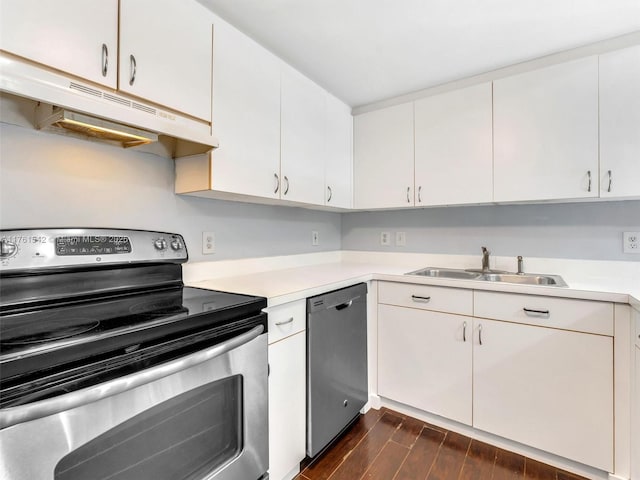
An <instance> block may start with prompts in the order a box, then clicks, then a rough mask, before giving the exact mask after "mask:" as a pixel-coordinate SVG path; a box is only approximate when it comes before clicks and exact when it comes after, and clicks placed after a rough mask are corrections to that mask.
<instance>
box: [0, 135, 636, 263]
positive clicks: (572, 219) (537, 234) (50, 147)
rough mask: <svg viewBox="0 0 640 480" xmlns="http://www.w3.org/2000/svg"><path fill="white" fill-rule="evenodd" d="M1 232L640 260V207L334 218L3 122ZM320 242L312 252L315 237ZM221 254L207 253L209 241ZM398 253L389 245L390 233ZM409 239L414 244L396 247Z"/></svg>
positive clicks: (126, 153)
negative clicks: (246, 198) (188, 187)
mask: <svg viewBox="0 0 640 480" xmlns="http://www.w3.org/2000/svg"><path fill="white" fill-rule="evenodd" d="M0 162H1V163H0V166H1V168H0V227H2V228H21V227H38V226H50V227H54V226H91V227H117V228H138V229H150V230H166V231H171V232H174V231H175V232H179V233H182V234H183V235H184V236H185V239H186V242H187V246H188V247H189V253H190V258H191V260H192V261H205V260H206V261H214V260H223V259H225V260H226V259H237V258H248V257H265V256H276V255H287V254H299V253H312V252H320V251H332V250H339V249H341V248H343V249H345V250H370V251H397V252H419V253H448V254H466V255H475V254H477V255H478V257H479V255H480V246H481V245H486V246H487V247H489V249H490V250H491V251H492V253H493V254H494V255H498V256H515V255H523V256H525V257H527V256H528V257H550V258H578V259H579V258H583V259H594V260H626V261H640V255H631V254H623V253H622V232H623V231H640V201H625V202H598V203H591V202H590V203H573V204H541V205H489V206H473V207H448V208H427V209H418V210H406V211H384V212H353V213H345V214H338V213H330V212H320V211H316V210H307V209H302V208H291V207H283V206H266V205H253V204H246V203H236V202H225V201H218V200H209V199H201V198H195V197H186V196H180V195H175V194H174V193H173V181H174V163H173V160H170V159H167V158H164V157H161V156H158V155H153V154H150V153H142V152H139V151H135V150H124V149H121V148H117V147H113V146H110V145H104V144H101V143H97V142H91V141H87V140H79V139H75V138H70V137H65V136H61V135H53V134H50V133H43V132H39V131H36V130H33V129H32V128H29V127H24V126H16V125H13V124H8V123H0ZM312 230H316V231H318V232H319V235H320V245H319V246H315V247H314V246H312V245H311V231H312ZM203 231H212V232H214V233H215V235H216V238H215V240H216V253H215V254H213V255H203V254H202V253H201V244H202V232H203ZM383 231H384V232H389V233H390V234H391V239H390V240H391V245H390V246H381V245H380V234H381V232H383ZM396 232H405V235H406V246H404V247H402V246H396V245H395V243H396V242H395V240H396V238H395V233H396Z"/></svg>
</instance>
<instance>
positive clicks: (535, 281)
mask: <svg viewBox="0 0 640 480" xmlns="http://www.w3.org/2000/svg"><path fill="white" fill-rule="evenodd" d="M478 280H484V281H487V282H506V283H522V284H524V285H548V286H552V287H566V286H567V284H566V283H565V281H564V280H563V279H562V277H560V276H559V275H538V274H535V273H483V274H482V275H480V277H479V278H478Z"/></svg>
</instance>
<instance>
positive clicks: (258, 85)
mask: <svg viewBox="0 0 640 480" xmlns="http://www.w3.org/2000/svg"><path fill="white" fill-rule="evenodd" d="M214 58H215V68H214V71H213V92H214V96H213V128H214V130H215V132H216V136H217V137H218V138H219V139H220V146H219V147H218V148H217V149H216V150H214V151H213V152H212V153H211V156H212V163H211V170H212V179H211V187H212V188H213V189H214V190H219V191H224V192H232V193H240V194H246V195H253V196H258V197H267V198H279V196H280V195H279V193H280V192H279V189H277V187H278V183H279V176H280V61H279V60H278V59H277V58H276V57H275V56H273V55H272V54H271V53H269V52H268V51H267V50H265V49H264V48H262V47H261V46H260V45H258V44H257V43H255V42H254V41H253V40H252V39H250V38H249V37H247V36H246V35H244V34H242V33H240V32H239V31H238V30H236V29H235V28H233V27H231V26H229V25H228V24H226V23H224V22H221V21H220V22H216V23H215V25H214ZM256 72H259V73H260V74H259V75H257V74H256Z"/></svg>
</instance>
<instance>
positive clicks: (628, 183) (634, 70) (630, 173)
mask: <svg viewBox="0 0 640 480" xmlns="http://www.w3.org/2000/svg"><path fill="white" fill-rule="evenodd" d="M600 196H601V197H625V196H633V197H637V196H640V45H637V46H635V47H630V48H625V49H624V50H618V51H615V52H612V53H607V54H605V55H601V56H600Z"/></svg>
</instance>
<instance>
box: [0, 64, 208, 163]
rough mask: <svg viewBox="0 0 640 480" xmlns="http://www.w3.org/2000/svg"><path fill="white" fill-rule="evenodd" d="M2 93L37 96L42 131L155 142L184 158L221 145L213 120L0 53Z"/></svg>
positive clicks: (161, 149)
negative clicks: (214, 133) (186, 113)
mask: <svg viewBox="0 0 640 480" xmlns="http://www.w3.org/2000/svg"><path fill="white" fill-rule="evenodd" d="M0 91H2V92H5V93H8V94H11V95H16V96H18V97H23V98H27V99H31V100H34V101H35V102H36V104H37V106H36V118H35V125H36V128H38V129H46V130H52V131H58V132H60V131H64V132H69V131H71V132H73V134H74V135H78V134H79V135H83V136H85V137H86V136H89V137H92V138H96V139H99V140H106V141H108V142H111V143H113V142H117V143H118V144H120V145H122V146H124V147H134V146H140V145H146V144H149V143H153V142H157V143H155V145H156V146H153V147H152V146H150V147H148V148H150V149H151V151H153V152H154V153H156V152H159V153H160V154H161V155H167V156H171V157H173V158H179V157H184V156H190V155H197V154H202V153H207V152H209V151H211V150H212V149H213V148H216V147H217V146H218V141H217V139H216V138H215V137H214V136H213V135H212V126H211V123H210V122H207V121H205V120H202V119H198V118H195V117H191V116H189V115H185V114H182V113H180V112H177V111H174V110H168V109H164V108H163V107H160V106H156V105H154V104H146V103H142V102H141V101H139V100H138V99H135V98H132V97H129V96H128V95H127V94H124V93H122V92H119V91H117V90H112V89H109V88H105V87H103V86H98V85H94V84H92V83H89V82H85V81H83V80H81V79H77V78H72V77H70V76H67V75H65V74H63V73H61V72H59V71H57V70H53V69H50V68H48V67H46V66H43V65H39V64H35V63H33V62H30V61H28V60H25V59H23V58H20V57H16V56H14V55H11V54H9V53H7V52H0Z"/></svg>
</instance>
